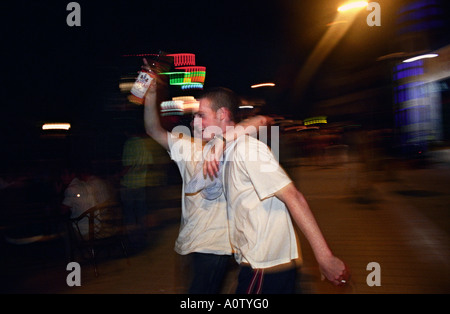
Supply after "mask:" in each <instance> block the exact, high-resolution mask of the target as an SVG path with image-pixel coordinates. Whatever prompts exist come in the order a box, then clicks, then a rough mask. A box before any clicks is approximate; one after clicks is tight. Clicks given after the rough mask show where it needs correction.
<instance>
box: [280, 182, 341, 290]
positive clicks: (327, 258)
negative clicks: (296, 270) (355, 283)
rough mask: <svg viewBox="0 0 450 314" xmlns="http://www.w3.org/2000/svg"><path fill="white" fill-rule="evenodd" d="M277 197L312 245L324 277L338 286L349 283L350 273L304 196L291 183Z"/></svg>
mask: <svg viewBox="0 0 450 314" xmlns="http://www.w3.org/2000/svg"><path fill="white" fill-rule="evenodd" d="M275 196H276V197H278V198H279V199H280V200H281V201H283V202H284V203H285V204H286V206H287V207H288V209H289V211H290V213H291V215H292V218H293V219H294V221H295V223H296V224H297V226H298V227H299V228H300V230H301V231H302V233H303V234H304V235H305V237H306V239H307V240H308V242H309V244H310V245H311V248H312V249H313V252H314V256H315V257H316V260H317V262H318V263H319V266H320V271H321V273H322V275H323V276H325V277H326V278H327V279H328V280H329V281H330V282H331V283H333V284H334V285H337V286H340V285H343V284H345V283H346V282H348V280H349V277H350V273H349V272H348V270H347V268H346V266H345V264H344V262H342V261H341V260H340V259H339V258H337V257H336V256H334V255H333V253H332V252H331V250H330V248H329V247H328V245H327V243H326V241H325V238H324V237H323V235H322V232H321V231H320V229H319V226H318V225H317V222H316V219H315V218H314V215H313V213H312V212H311V210H310V208H309V205H308V203H307V201H306V199H305V198H304V196H303V194H302V193H301V192H300V191H298V190H297V188H296V187H295V186H294V184H293V183H290V184H288V185H287V186H285V187H284V188H282V189H281V190H279V191H278V192H277V193H275Z"/></svg>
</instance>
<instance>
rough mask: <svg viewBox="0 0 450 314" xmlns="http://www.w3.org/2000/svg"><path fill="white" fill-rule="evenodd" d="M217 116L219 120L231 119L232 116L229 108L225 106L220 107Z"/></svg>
mask: <svg viewBox="0 0 450 314" xmlns="http://www.w3.org/2000/svg"><path fill="white" fill-rule="evenodd" d="M217 118H218V119H219V120H225V119H229V118H230V111H229V110H228V109H227V108H225V107H221V108H219V110H217Z"/></svg>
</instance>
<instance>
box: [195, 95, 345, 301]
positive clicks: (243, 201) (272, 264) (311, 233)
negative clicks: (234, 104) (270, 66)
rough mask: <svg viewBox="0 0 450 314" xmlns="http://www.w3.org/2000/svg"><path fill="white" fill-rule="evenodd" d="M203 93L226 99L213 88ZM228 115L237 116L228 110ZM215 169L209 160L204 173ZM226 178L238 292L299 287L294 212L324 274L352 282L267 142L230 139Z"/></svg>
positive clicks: (337, 282)
mask: <svg viewBox="0 0 450 314" xmlns="http://www.w3.org/2000/svg"><path fill="white" fill-rule="evenodd" d="M204 97H205V99H207V100H213V101H215V102H216V103H221V102H224V101H225V100H223V99H222V100H218V97H220V95H217V94H215V93H214V92H212V93H210V94H206V95H204ZM200 101H202V99H201V100H200ZM223 114H224V115H225V116H227V115H229V117H226V118H225V119H229V120H232V116H233V115H232V112H230V111H229V110H228V109H224V110H223ZM228 137H229V134H228ZM272 140H274V139H272ZM213 164H214V163H213ZM213 168H217V167H216V165H214V167H213ZM211 169H212V168H211V167H210V166H208V165H207V164H205V172H208V173H210V175H213V174H214V171H211ZM222 181H223V188H224V194H225V197H226V200H227V207H228V220H229V224H230V225H229V228H230V239H231V244H232V248H233V251H234V255H235V258H236V261H237V262H238V263H239V264H240V265H241V270H240V273H239V280H238V287H237V290H236V292H237V293H293V292H295V290H294V288H295V274H296V270H295V262H294V261H295V259H297V257H298V245H297V239H296V235H295V231H294V227H293V224H292V221H291V217H290V216H292V218H293V219H294V221H295V223H296V224H297V226H298V227H299V228H300V230H301V231H302V232H303V233H304V235H305V236H306V239H307V240H308V242H309V243H310V245H311V247H312V249H313V252H314V254H315V257H316V259H317V261H318V263H319V266H320V270H321V272H322V274H323V276H325V277H326V278H327V279H328V280H330V281H331V282H332V283H333V284H335V285H343V284H345V283H346V281H348V279H349V273H348V271H347V269H346V267H345V264H344V263H343V262H342V261H341V260H340V259H338V258H337V257H335V256H334V255H333V254H332V252H331V250H330V249H329V247H328V245H327V243H326V241H325V239H324V237H323V235H322V233H321V231H320V229H319V227H318V225H317V223H316V221H315V218H314V216H313V214H312V212H311V210H310V209H309V206H308V203H307V202H306V200H305V198H304V197H303V195H302V194H301V193H300V192H299V191H298V190H297V188H296V187H295V185H294V184H293V183H292V181H291V179H290V178H289V177H288V175H287V174H286V173H285V171H284V170H283V169H282V168H281V166H280V165H279V163H278V161H277V160H276V158H275V156H274V155H273V154H272V152H271V150H270V149H269V147H268V146H267V145H266V144H264V143H263V142H261V141H259V140H257V139H255V138H253V137H250V136H240V137H238V138H237V139H236V140H235V141H233V142H232V143H227V148H226V150H225V158H224V165H223V169H222Z"/></svg>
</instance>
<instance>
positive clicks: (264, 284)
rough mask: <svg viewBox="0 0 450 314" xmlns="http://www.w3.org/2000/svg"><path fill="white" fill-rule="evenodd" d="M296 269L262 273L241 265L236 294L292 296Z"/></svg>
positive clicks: (262, 271) (260, 270)
mask: <svg viewBox="0 0 450 314" xmlns="http://www.w3.org/2000/svg"><path fill="white" fill-rule="evenodd" d="M296 275H297V269H296V268H290V269H287V270H283V271H279V272H269V273H266V272H264V270H263V269H252V268H251V267H250V266H247V265H241V269H240V271H239V277H238V286H237V288H236V294H292V293H294V292H295V279H296Z"/></svg>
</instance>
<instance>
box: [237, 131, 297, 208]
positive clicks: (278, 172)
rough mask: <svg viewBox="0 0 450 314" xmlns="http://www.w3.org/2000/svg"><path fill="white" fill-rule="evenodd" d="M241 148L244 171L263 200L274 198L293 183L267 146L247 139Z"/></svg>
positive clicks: (240, 154) (240, 153)
mask: <svg viewBox="0 0 450 314" xmlns="http://www.w3.org/2000/svg"><path fill="white" fill-rule="evenodd" d="M243 143H245V144H243ZM239 146H240V152H239V156H240V158H241V159H242V160H241V164H242V166H243V168H244V169H243V170H244V171H245V172H246V173H247V175H248V177H249V179H250V180H251V182H252V184H253V186H254V188H255V191H256V193H257V194H258V197H259V198H260V199H261V200H263V199H266V198H268V197H271V196H273V195H274V194H275V193H276V192H278V191H279V190H281V189H282V188H283V187H285V186H286V185H288V184H289V183H291V182H292V180H291V179H290V178H289V176H288V175H287V173H286V172H285V171H284V169H283V168H282V167H281V165H280V164H279V162H278V160H277V159H276V158H275V156H274V154H273V153H272V151H271V150H270V148H269V147H268V146H267V145H266V144H264V143H263V142H261V141H258V140H255V139H250V138H248V137H247V139H246V141H242V143H241V145H239Z"/></svg>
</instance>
